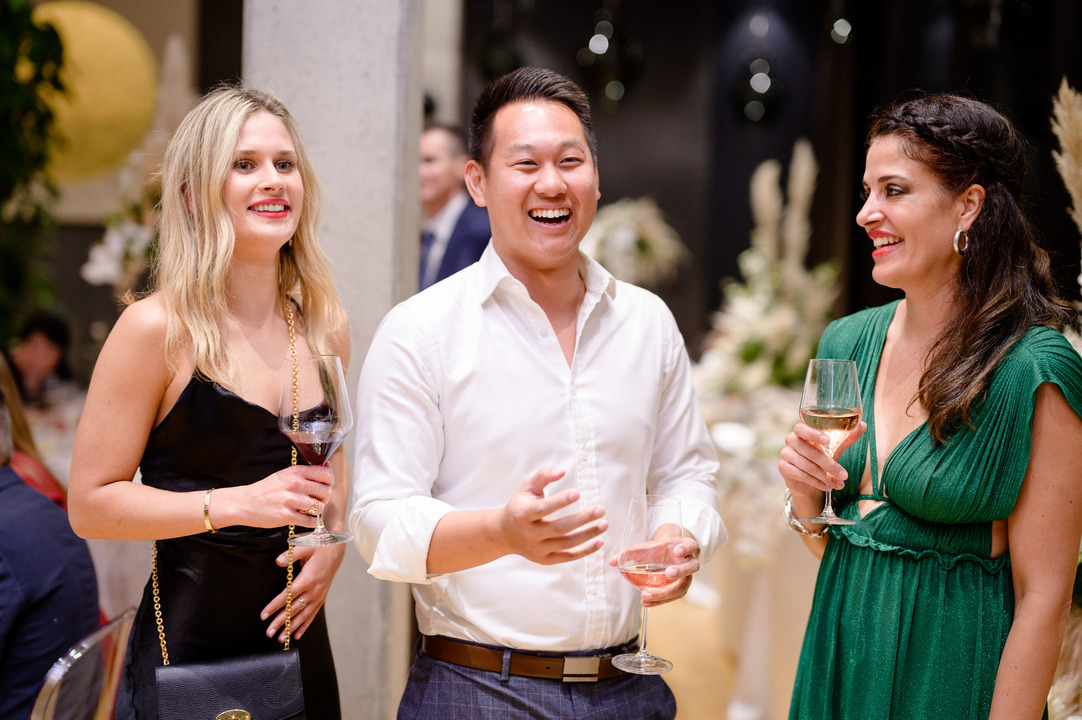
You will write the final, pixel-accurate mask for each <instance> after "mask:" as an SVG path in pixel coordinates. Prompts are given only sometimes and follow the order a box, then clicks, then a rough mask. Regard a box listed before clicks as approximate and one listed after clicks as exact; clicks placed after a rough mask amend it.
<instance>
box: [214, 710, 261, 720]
mask: <svg viewBox="0 0 1082 720" xmlns="http://www.w3.org/2000/svg"><path fill="white" fill-rule="evenodd" d="M214 720H252V714H251V713H250V712H248V711H247V710H226V711H225V712H224V713H219V714H218V717H216V718H214Z"/></svg>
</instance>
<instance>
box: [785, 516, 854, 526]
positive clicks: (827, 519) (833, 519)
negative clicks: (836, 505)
mask: <svg viewBox="0 0 1082 720" xmlns="http://www.w3.org/2000/svg"><path fill="white" fill-rule="evenodd" d="M797 520H799V521H800V522H802V523H815V524H816V525H856V524H857V521H856V520H846V519H845V518H843V517H838V516H837V515H817V516H815V517H813V518H797Z"/></svg>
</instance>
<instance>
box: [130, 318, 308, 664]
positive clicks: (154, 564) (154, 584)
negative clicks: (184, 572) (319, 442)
mask: <svg viewBox="0 0 1082 720" xmlns="http://www.w3.org/2000/svg"><path fill="white" fill-rule="evenodd" d="M289 302H290V301H289V300H287V301H286V303H287V304H286V321H287V322H288V323H289V357H290V361H291V362H292V363H293V429H294V430H296V429H297V424H298V419H299V412H298V410H297V339H296V336H295V334H294V329H293V308H292V307H290V306H289V304H288V303H289ZM290 451H291V453H290V455H291V457H290V460H291V462H290V464H291V465H296V464H297V448H296V447H295V446H294V445H293V444H292V443H290ZM295 527H296V526H295V525H290V526H289V537H293V532H294V528H295ZM150 586H151V589H152V591H153V595H154V622H155V623H156V624H157V625H158V642H159V643H160V644H161V646H162V665H168V664H169V650H168V649H167V648H166V645H165V624H164V623H163V622H162V602H161V594H160V591H159V589H158V543H157V542H156V541H154V540H151V541H150ZM292 624H293V545H289V564H288V565H287V566H286V627H285V630H286V641H285V643H284V645H285V647H283V648H282V649H283V650H288V649H289V640H290V637H291V635H292Z"/></svg>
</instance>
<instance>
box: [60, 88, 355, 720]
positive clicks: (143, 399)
mask: <svg viewBox="0 0 1082 720" xmlns="http://www.w3.org/2000/svg"><path fill="white" fill-rule="evenodd" d="M161 180H162V215H161V220H160V224H159V237H160V240H159V243H160V247H159V254H158V257H157V260H156V265H155V268H154V275H153V289H152V292H151V293H150V294H149V296H147V297H145V298H143V299H141V300H139V301H137V302H133V303H132V304H130V305H129V306H128V307H127V308H126V309H125V311H124V312H123V313H122V314H121V316H120V319H119V320H118V322H117V324H116V327H115V328H114V329H113V331H112V333H111V334H110V336H109V339H108V341H107V342H106V343H105V346H104V347H103V348H102V352H101V355H100V357H99V358H98V362H97V365H96V367H95V370H94V375H93V377H92V379H91V382H90V388H89V391H88V395H87V402H86V408H85V410H84V412H83V416H82V419H81V422H80V424H79V429H78V432H77V435H76V441H75V453H74V458H73V461H72V472H71V483H70V488H69V493H70V494H69V505H70V515H71V522H72V526H73V527H74V528H75V530H76V532H78V533H79V534H80V535H82V536H83V537H88V538H90V537H95V538H119V539H125V540H157V541H158V542H157V555H158V557H157V565H158V576H159V584H160V597H161V612H162V616H163V618H164V619H165V623H166V628H167V637H168V643H169V659H170V662H171V663H184V662H192V661H199V660H211V659H215V658H219V657H227V656H237V655H244V654H249V653H256V652H263V651H267V650H272V649H275V648H279V647H281V646H280V645H279V643H281V642H283V641H284V640H285V630H284V624H285V612H284V606H285V599H286V569H285V565H286V556H287V553H286V547H287V545H286V536H287V526H288V525H290V524H295V525H298V526H305V527H312V526H314V524H315V522H314V517H313V515H314V513H313V514H309V512H310V511H311V510H312V509H313V508H316V510H317V511H318V510H323V509H325V511H326V512H325V518H324V519H325V521H326V523H327V525H328V527H329V528H330V529H332V530H333V529H342V528H343V526H344V522H343V508H344V506H345V500H346V497H347V493H348V491H347V484H346V478H347V475H346V469H345V465H344V460H343V458H344V454H343V453H338V454H336V455H335V456H334V457H333V459H332V460H331V462H330V468H329V469H328V468H324V467H311V466H308V465H304V464H298V465H297V466H295V467H291V466H290V445H289V442H288V441H287V440H286V439H285V438H284V437H283V436H281V435H280V434H279V433H278V431H277V417H276V416H277V408H278V403H279V395H280V386H281V382H282V377H283V373H284V371H285V368H286V367H287V363H288V362H289V358H290V353H291V344H292V345H295V348H296V351H297V353H299V354H303V353H306V352H323V353H327V352H329V353H334V354H337V355H340V356H342V360H343V363H346V362H348V359H349V358H348V355H349V344H348V337H349V331H348V324H347V319H346V317H345V313H344V311H343V310H342V307H341V305H340V304H339V301H338V298H337V295H336V293H335V290H334V287H333V285H332V283H331V277H330V272H329V269H328V263H327V261H326V259H325V257H324V255H323V253H322V251H321V250H320V248H319V244H318V242H317V239H316V227H317V222H318V215H319V211H320V201H321V189H320V185H319V181H318V179H317V178H316V176H315V174H314V170H313V168H312V165H311V162H310V161H309V158H308V155H307V153H306V151H305V148H304V145H303V144H302V142H301V138H300V136H299V134H298V131H297V128H296V126H295V125H294V122H293V120H292V118H291V117H290V115H289V113H288V111H287V110H286V109H285V108H284V107H283V106H282V104H281V103H280V102H279V101H278V100H277V99H276V98H274V97H273V96H271V95H269V94H266V93H263V92H260V91H257V90H253V89H248V88H236V87H224V88H219V89H217V90H215V91H213V92H211V93H210V94H209V95H207V96H206V97H204V98H203V99H202V100H201V101H200V102H199V103H198V104H197V105H196V107H195V108H194V109H193V110H192V111H191V112H190V113H189V114H188V116H187V117H186V118H185V119H184V121H183V122H182V123H181V125H180V127H179V128H178V129H177V132H176V134H175V135H174V137H173V139H172V140H171V142H170V144H169V147H168V149H167V150H166V153H165V158H164V160H163V163H162V178H161ZM137 469H140V470H141V475H142V481H141V483H135V482H132V479H133V477H134V475H135V473H136V470H137ZM332 471H333V473H332ZM212 491H213V492H212ZM343 553H344V546H337V547H333V548H320V549H311V548H298V549H297V550H296V551H295V559H296V561H297V563H298V564H297V565H295V568H296V571H295V577H294V580H293V584H292V594H293V616H292V623H291V627H292V636H293V642H294V644H293V647H298V648H299V649H300V651H301V652H300V657H301V664H302V676H303V682H304V690H305V704H306V708H307V713H308V714H309V716H310V717H319V718H337V717H339V715H340V711H339V707H338V690H337V681H336V679H335V672H334V663H333V660H332V658H331V651H330V646H329V643H328V638H327V627H326V621H325V618H324V613H323V609H322V606H323V603H324V600H325V599H326V597H327V592H328V591H329V589H330V585H331V581H332V579H333V578H334V575H335V572H336V571H337V570H338V566H339V565H340V564H341V562H342V556H343ZM161 662H162V658H161V648H160V647H159V641H158V631H157V626H156V624H155V618H154V609H153V600H152V591H151V586H150V583H148V584H147V587H146V589H145V591H144V594H143V601H142V603H141V605H140V608H139V612H138V615H137V617H136V621H135V626H134V629H133V631H132V638H131V642H130V647H129V654H128V659H127V666H126V667H125V672H124V676H123V679H122V681H121V689H120V697H119V699H118V702H117V717H118V718H150V719H152V720H153V719H154V718H157V717H158V716H157V703H156V698H155V692H154V690H155V684H154V668H155V667H156V666H157V665H160V664H161Z"/></svg>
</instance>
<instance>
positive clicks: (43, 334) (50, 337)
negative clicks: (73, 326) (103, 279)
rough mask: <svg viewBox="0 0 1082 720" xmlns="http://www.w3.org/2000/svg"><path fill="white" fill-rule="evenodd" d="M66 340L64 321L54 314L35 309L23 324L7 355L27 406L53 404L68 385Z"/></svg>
mask: <svg viewBox="0 0 1082 720" xmlns="http://www.w3.org/2000/svg"><path fill="white" fill-rule="evenodd" d="M70 342H71V333H70V332H69V330H68V326H67V323H65V322H64V321H63V320H62V319H61V318H59V317H57V316H56V315H52V314H50V313H46V312H43V311H38V312H35V313H34V314H32V315H31V316H30V317H29V318H27V320H26V322H24V323H23V325H22V329H20V330H19V336H18V339H17V341H16V343H15V345H14V346H13V347H12V348H11V351H10V353H9V354H8V357H9V359H10V361H11V370H12V373H13V374H14V375H15V382H16V384H17V385H18V387H19V394H20V396H21V397H22V401H23V404H24V405H25V406H26V407H27V408H30V409H32V410H36V409H43V408H48V407H51V406H52V405H55V404H57V403H58V402H59V401H60V398H58V397H57V396H58V395H59V394H62V392H63V390H64V389H65V388H67V387H70V386H71V385H72V382H73V381H72V372H71V365H70V364H69V363H68V346H69V344H70Z"/></svg>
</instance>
